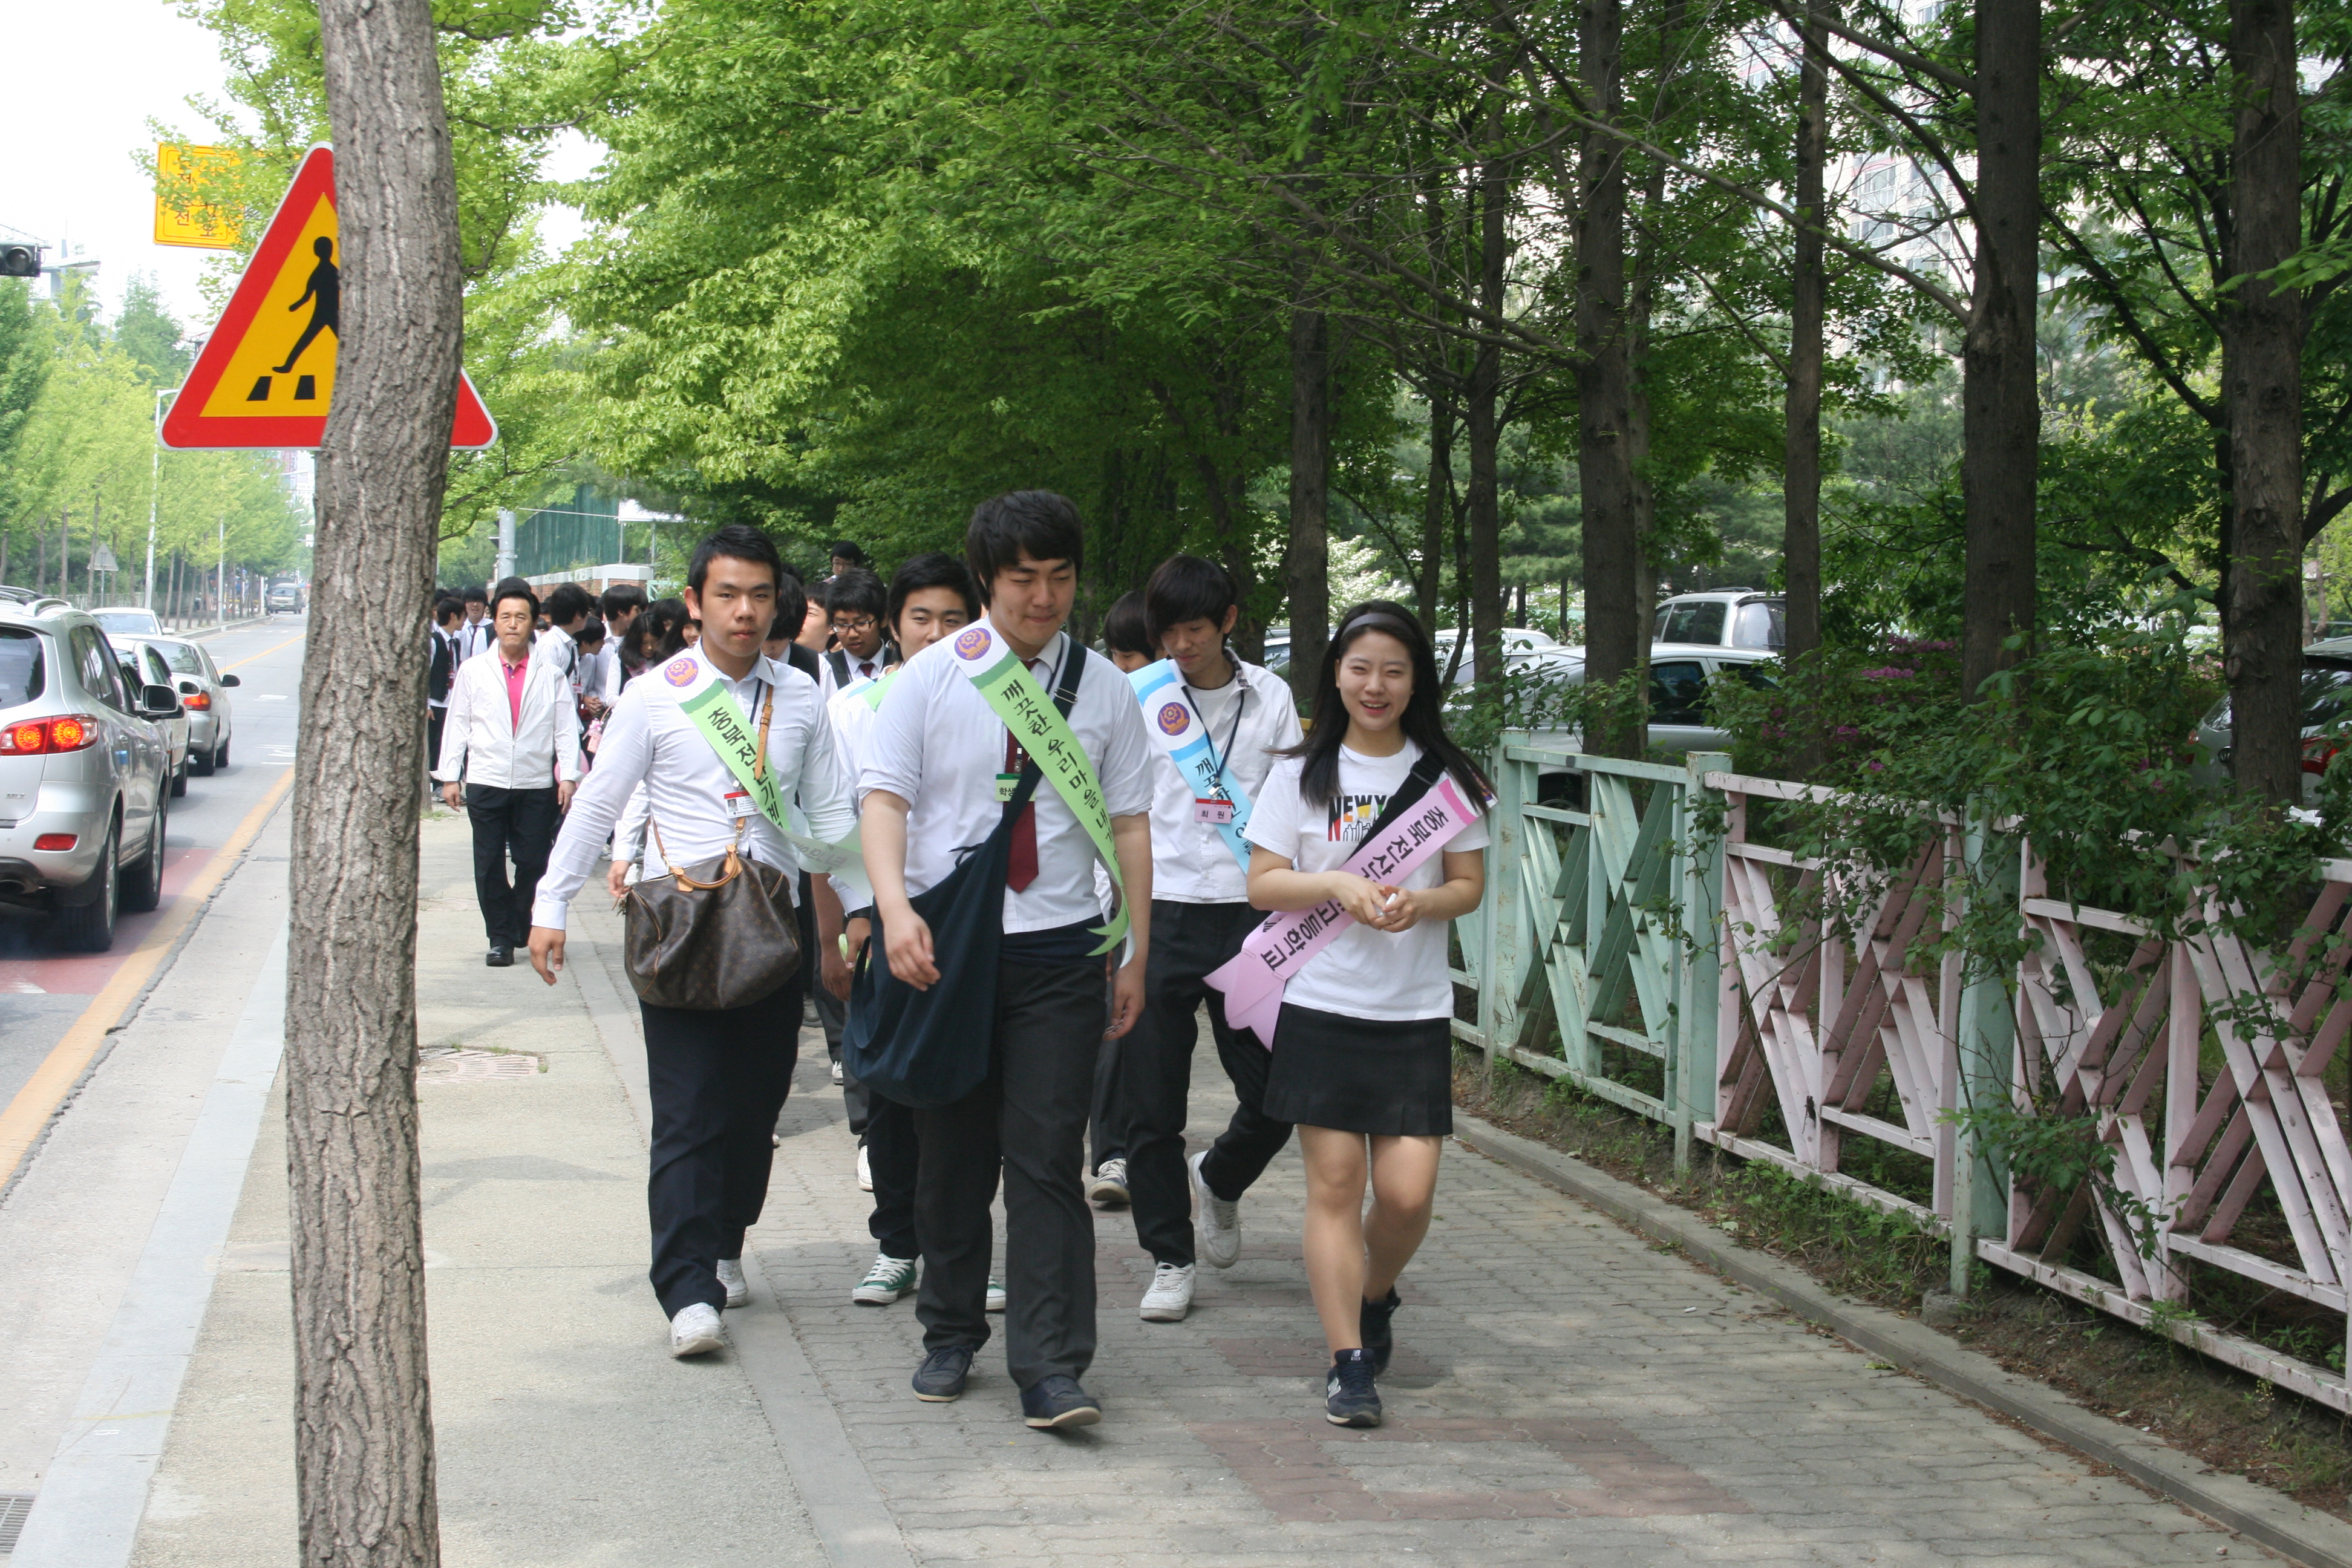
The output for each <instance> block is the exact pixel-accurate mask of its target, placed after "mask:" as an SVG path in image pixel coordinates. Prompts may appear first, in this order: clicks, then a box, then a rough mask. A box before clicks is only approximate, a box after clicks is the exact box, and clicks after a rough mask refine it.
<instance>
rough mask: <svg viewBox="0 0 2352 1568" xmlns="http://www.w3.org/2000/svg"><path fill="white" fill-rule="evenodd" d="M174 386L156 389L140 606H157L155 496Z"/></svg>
mask: <svg viewBox="0 0 2352 1568" xmlns="http://www.w3.org/2000/svg"><path fill="white" fill-rule="evenodd" d="M173 390H174V389H173V388H171V387H168V386H159V387H157V388H156V389H155V450H154V451H153V452H152V453H151V454H150V455H149V457H148V459H147V585H146V586H145V587H143V588H142V589H141V590H140V591H139V607H140V608H141V609H142V610H152V609H153V608H154V607H155V498H156V495H157V493H158V492H159V491H160V490H161V489H163V399H165V398H167V397H170V396H172V395H173Z"/></svg>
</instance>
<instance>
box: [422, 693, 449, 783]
mask: <svg viewBox="0 0 2352 1568" xmlns="http://www.w3.org/2000/svg"><path fill="white" fill-rule="evenodd" d="M448 727H449V710H448V709H446V708H435V707H433V706H431V705H430V704H427V705H426V707H425V789H426V790H427V791H428V792H429V793H431V794H434V795H438V794H440V793H441V786H440V785H439V784H435V783H434V782H433V770H434V769H435V768H437V767H439V766H440V765H441V731H444V730H446V729H447V728H448Z"/></svg>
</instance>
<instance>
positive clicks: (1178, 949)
mask: <svg viewBox="0 0 2352 1568" xmlns="http://www.w3.org/2000/svg"><path fill="white" fill-rule="evenodd" d="M1264 919H1265V914H1264V913H1263V912H1262V911H1260V910H1254V909H1252V908H1250V907H1249V906H1248V905H1247V904H1179V903H1172V902H1170V901H1168V900H1163V899H1154V900H1151V955H1150V958H1149V959H1148V960H1147V961H1146V963H1145V967H1144V972H1143V1016H1142V1017H1141V1018H1140V1019H1139V1020H1138V1021H1137V1023H1136V1026H1135V1027H1134V1028H1132V1029H1130V1030H1129V1031H1128V1033H1127V1037H1126V1038H1125V1039H1123V1040H1121V1041H1119V1045H1120V1046H1121V1047H1122V1049H1121V1050H1120V1053H1119V1079H1120V1082H1121V1084H1122V1086H1123V1088H1124V1089H1125V1091H1126V1102H1127V1129H1126V1131H1127V1190H1128V1194H1129V1197H1130V1199H1131V1200H1132V1202H1133V1205H1134V1208H1135V1239H1136V1241H1137V1242H1138V1243H1139V1245H1141V1246H1142V1247H1143V1248H1144V1250H1146V1251H1148V1252H1150V1254H1151V1256H1152V1258H1153V1260H1154V1261H1155V1262H1160V1263H1176V1264H1185V1263H1190V1262H1192V1184H1191V1183H1190V1182H1189V1181H1187V1180H1186V1178H1185V1175H1184V1120H1185V1102H1186V1101H1187V1100H1189V1099H1190V1098H1191V1096H1192V1042H1193V1040H1194V1039H1196V1038H1197V1037H1199V1033H1200V1031H1199V1028H1198V1027H1197V1026H1196V1025H1195V1024H1194V1022H1193V1020H1194V1018H1195V1016H1197V1014H1198V1013H1199V1010H1200V1007H1201V1004H1202V1003H1203V1002H1206V1003H1207V1004H1208V1005H1209V1033H1210V1036H1211V1037H1213V1039H1215V1041H1216V1042H1217V1058H1218V1060H1219V1061H1221V1062H1223V1064H1224V1068H1225V1077H1226V1078H1228V1079H1232V1080H1233V1086H1234V1099H1235V1100H1238V1101H1239V1102H1240V1103H1239V1104H1237V1105H1236V1106H1234V1115H1233V1120H1232V1121H1229V1122H1227V1123H1226V1125H1225V1130H1224V1131H1223V1132H1220V1133H1219V1134H1217V1141H1216V1142H1214V1143H1213V1144H1211V1145H1210V1146H1209V1152H1208V1157H1207V1158H1206V1159H1205V1160H1203V1161H1202V1163H1201V1174H1202V1178H1203V1179H1204V1180H1206V1181H1207V1183H1208V1184H1209V1190H1210V1191H1211V1192H1213V1193H1214V1194H1217V1196H1219V1197H1221V1198H1226V1199H1233V1198H1238V1197H1240V1196H1241V1195H1242V1194H1244V1193H1245V1192H1247V1191H1249V1189H1250V1185H1251V1184H1253V1183H1254V1182H1255V1181H1256V1180H1257V1179H1258V1177H1260V1176H1262V1175H1264V1174H1265V1168H1266V1165H1267V1164H1268V1163H1270V1162H1271V1161H1272V1160H1273V1159H1274V1157H1275V1156H1276V1154H1278V1153H1280V1152H1282V1146H1283V1145H1284V1144H1285V1143H1286V1142H1289V1141H1290V1123H1289V1122H1287V1121H1275V1120H1274V1119H1273V1118H1271V1117H1269V1116H1267V1115H1266V1114H1265V1109H1264V1108H1265V1079H1266V1072H1267V1069H1268V1068H1269V1067H1270V1066H1271V1062H1272V1058H1270V1057H1269V1056H1268V1055H1267V1053H1266V1050H1265V1047H1263V1046H1261V1045H1259V1044H1258V1043H1257V1037H1255V1036H1254V1035H1250V1034H1247V1033H1237V1032H1235V1031H1234V1028H1233V1027H1232V1026H1230V1025H1228V1024H1227V1023H1226V1022H1225V999H1224V996H1223V994H1221V993H1219V992H1217V991H1214V990H1212V989H1211V988H1210V987H1209V986H1208V985H1207V984H1205V983H1204V978H1203V977H1204V976H1206V975H1207V974H1208V973H1209V972H1210V971H1211V970H1213V969H1215V968H1217V967H1218V966H1220V965H1221V964H1223V963H1224V962H1225V961H1226V960H1227V959H1230V958H1231V957H1233V955H1234V953H1236V952H1240V951H1241V946H1242V939H1243V938H1244V937H1245V936H1247V935H1248V934H1249V933H1250V931H1251V929H1252V928H1253V927H1255V925H1256V924H1257V923H1258V922H1259V921H1263V920H1264Z"/></svg>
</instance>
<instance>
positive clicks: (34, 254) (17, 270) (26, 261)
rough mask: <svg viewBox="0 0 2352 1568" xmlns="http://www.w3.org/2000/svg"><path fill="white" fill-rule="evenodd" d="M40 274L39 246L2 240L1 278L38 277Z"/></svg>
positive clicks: (0, 253) (0, 241)
mask: <svg viewBox="0 0 2352 1568" xmlns="http://www.w3.org/2000/svg"><path fill="white" fill-rule="evenodd" d="M40 275H41V247H39V246H37V245H19V244H17V243H16V241H14V240H0V278H38V277H39V276H40Z"/></svg>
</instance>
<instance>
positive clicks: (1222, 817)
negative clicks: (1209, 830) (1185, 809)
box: [1192, 800, 1234, 827]
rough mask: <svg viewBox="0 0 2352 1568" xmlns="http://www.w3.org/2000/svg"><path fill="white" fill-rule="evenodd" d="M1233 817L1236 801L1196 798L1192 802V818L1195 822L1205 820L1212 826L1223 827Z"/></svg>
mask: <svg viewBox="0 0 2352 1568" xmlns="http://www.w3.org/2000/svg"><path fill="white" fill-rule="evenodd" d="M1233 819H1234V803H1233V802H1232V801H1229V800H1195V801H1193V802H1192V820H1193V821H1195V822H1204V823H1207V824H1208V825H1209V826H1212V827H1223V826H1226V825H1227V824H1228V823H1230V822H1232V821H1233Z"/></svg>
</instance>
